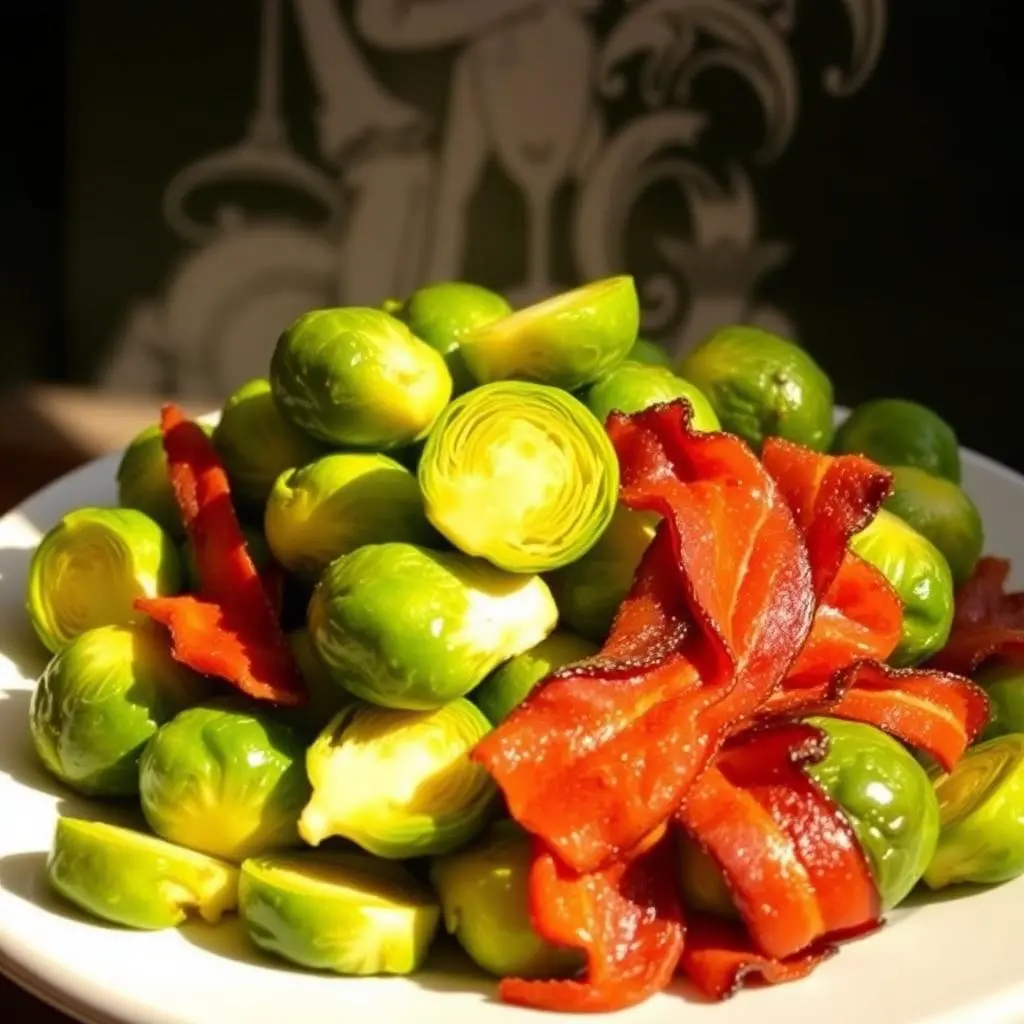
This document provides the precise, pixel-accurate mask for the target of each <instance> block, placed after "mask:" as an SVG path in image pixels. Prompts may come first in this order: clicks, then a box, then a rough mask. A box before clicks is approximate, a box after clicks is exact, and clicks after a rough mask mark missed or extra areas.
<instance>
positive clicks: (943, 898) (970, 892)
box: [900, 883, 997, 911]
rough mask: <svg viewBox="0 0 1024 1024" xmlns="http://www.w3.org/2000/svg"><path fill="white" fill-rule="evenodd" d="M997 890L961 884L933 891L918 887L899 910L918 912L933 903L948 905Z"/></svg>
mask: <svg viewBox="0 0 1024 1024" xmlns="http://www.w3.org/2000/svg"><path fill="white" fill-rule="evenodd" d="M993 888H997V887H996V886H991V885H970V884H968V883H963V884H962V885H951V886H949V887H948V888H945V889H939V890H938V891H933V890H931V889H928V888H926V887H925V886H924V885H921V886H918V888H916V889H914V891H913V892H912V893H911V894H910V895H909V896H908V897H907V898H906V899H905V900H904V901H903V902H902V903H901V904H900V910H901V911H903V910H919V909H921V908H922V907H929V906H931V905H932V904H933V903H949V902H950V901H951V900H965V899H969V898H970V897H971V896H980V895H981V894H982V893H983V892H988V891H989V890H991V889H993Z"/></svg>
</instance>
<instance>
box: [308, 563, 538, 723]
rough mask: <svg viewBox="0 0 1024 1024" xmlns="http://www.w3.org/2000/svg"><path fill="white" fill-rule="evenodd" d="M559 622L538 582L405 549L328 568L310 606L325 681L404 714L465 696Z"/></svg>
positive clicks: (533, 579)
mask: <svg viewBox="0 0 1024 1024" xmlns="http://www.w3.org/2000/svg"><path fill="white" fill-rule="evenodd" d="M557 619H558V609H557V608H556V607H555V602H554V598H552V596H551V591H550V590H548V587H547V584H546V583H545V582H544V581H543V580H542V579H541V578H540V577H539V576H523V575H513V574H511V573H503V572H501V571H500V570H499V569H495V568H494V567H493V566H492V565H490V564H488V563H487V562H484V561H483V560H481V559H473V558H469V557H468V556H466V555H463V554H459V553H458V552H441V551H428V550H426V549H425V548H418V547H415V546H413V545H411V544H371V545H367V546H366V547H362V548H359V549H358V550H356V551H354V552H352V554H350V555H345V556H343V557H342V558H339V559H338V560H337V561H335V562H332V563H331V564H330V565H329V566H328V567H327V569H326V570H325V571H324V574H323V576H322V577H321V578H320V582H319V583H318V584H317V588H316V590H315V591H314V592H313V597H312V600H311V601H310V603H309V631H310V635H311V636H312V638H313V646H314V647H315V648H316V650H317V653H318V654H319V655H320V657H321V658H322V659H323V661H324V664H325V665H326V666H327V670H328V671H329V672H330V674H331V676H332V678H333V679H334V680H335V681H336V682H337V683H339V684H340V685H341V686H343V687H345V688H346V689H347V690H349V691H350V692H351V693H353V694H355V695H356V696H357V697H362V698H363V699H364V700H368V701H371V702H372V703H374V704H380V705H382V706H384V707H393V708H406V709H409V710H424V709H430V708H436V707H440V706H441V705H442V704H445V703H447V702H448V701H450V700H453V699H455V698H456V697H461V696H463V695H464V694H467V693H469V691H470V690H472V689H473V688H474V687H475V686H477V685H479V684H480V683H481V682H483V680H484V678H485V677H486V676H487V674H488V673H489V672H491V671H492V670H493V669H495V668H497V666H498V665H500V664H501V662H503V661H506V660H507V659H508V658H511V657H514V656H515V655H517V654H521V653H522V652H523V651H527V650H529V649H530V648H531V647H534V646H536V645H537V644H538V643H540V641H541V640H543V639H544V638H545V637H546V636H547V635H548V634H549V633H550V632H551V631H552V630H553V629H554V628H555V623H556V621H557Z"/></svg>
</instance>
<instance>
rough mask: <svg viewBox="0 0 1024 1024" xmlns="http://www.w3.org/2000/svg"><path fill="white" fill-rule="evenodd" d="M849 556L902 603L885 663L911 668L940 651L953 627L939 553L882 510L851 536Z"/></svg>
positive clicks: (948, 577) (949, 586)
mask: <svg viewBox="0 0 1024 1024" xmlns="http://www.w3.org/2000/svg"><path fill="white" fill-rule="evenodd" d="M850 550H851V551H853V552H854V553H855V554H858V555H860V557H861V558H863V559H865V560H866V561H868V562H870V563H871V564H872V565H873V566H875V568H877V569H878V570H879V571H880V572H881V573H882V574H883V575H884V576H885V578H886V579H887V580H888V581H889V583H890V584H892V586H893V588H894V589H895V591H896V593H897V594H899V597H900V600H901V601H902V602H903V629H902V633H901V637H900V642H899V646H898V647H897V648H896V650H895V651H894V652H893V654H892V657H891V658H890V659H889V661H890V662H891V663H892V664H893V665H900V666H906V665H916V664H918V663H919V662H922V661H924V660H926V659H927V658H929V657H931V656H932V655H933V654H935V653H936V652H937V651H938V650H940V649H941V648H942V647H943V646H945V643H946V641H947V640H948V639H949V631H950V629H951V628H952V625H953V575H952V573H951V572H950V571H949V563H948V562H947V561H946V559H945V558H944V557H943V555H942V552H941V551H939V549H938V548H937V547H935V545H934V544H932V542H931V541H930V540H928V538H927V537H923V536H922V535H921V534H920V533H918V532H917V530H915V529H913V528H912V527H910V526H908V525H907V524H906V523H905V522H904V521H903V520H902V519H900V518H899V517H898V516H894V515H893V514H892V513H891V512H886V511H885V509H881V510H880V511H879V512H878V514H877V515H876V516H875V518H874V519H873V520H872V521H871V522H870V523H869V524H868V526H867V527H865V528H864V529H863V530H861V532H860V533H858V534H855V535H854V537H853V538H852V539H851V541H850Z"/></svg>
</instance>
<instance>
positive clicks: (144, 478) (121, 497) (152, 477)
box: [117, 424, 213, 537]
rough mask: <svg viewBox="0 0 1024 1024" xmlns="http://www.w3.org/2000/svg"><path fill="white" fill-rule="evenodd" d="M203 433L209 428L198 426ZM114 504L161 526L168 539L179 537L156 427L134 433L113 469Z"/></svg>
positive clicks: (174, 503) (181, 532)
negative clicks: (135, 510)
mask: <svg viewBox="0 0 1024 1024" xmlns="http://www.w3.org/2000/svg"><path fill="white" fill-rule="evenodd" d="M200 426H202V429H203V430H204V431H205V432H206V433H207V434H212V433H213V428H212V427H208V426H206V425H205V424H200ZM117 503H118V505H120V506H122V507H123V508H134V509H138V511H139V512H144V513H145V514H146V515H147V516H149V518H150V519H152V520H153V521H154V522H156V523H158V524H159V525H160V526H162V527H163V528H164V529H165V530H166V531H167V532H168V533H169V534H170V535H171V536H172V537H181V536H184V533H185V525H184V523H183V522H182V520H181V512H180V511H179V510H178V503H177V501H176V500H175V497H174V489H173V488H172V487H171V481H170V478H169V477H168V475H167V455H166V454H165V452H164V439H163V434H162V433H161V431H160V427H159V425H158V424H153V426H151V427H146V429H145V430H143V431H142V432H141V433H139V434H137V435H136V436H135V437H134V438H133V439H132V440H131V442H130V443H129V444H128V447H127V448H125V450H124V454H123V455H122V456H121V461H120V463H119V464H118V467H117Z"/></svg>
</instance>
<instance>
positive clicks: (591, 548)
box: [27, 277, 1024, 1011]
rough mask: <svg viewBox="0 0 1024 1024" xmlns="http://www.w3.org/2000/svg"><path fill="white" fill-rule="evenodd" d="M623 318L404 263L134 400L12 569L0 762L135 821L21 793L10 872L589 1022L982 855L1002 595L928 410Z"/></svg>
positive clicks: (1023, 689)
mask: <svg viewBox="0 0 1024 1024" xmlns="http://www.w3.org/2000/svg"><path fill="white" fill-rule="evenodd" d="M638 327H639V304H638V300H637V295H636V291H635V287H634V284H633V281H632V280H631V279H630V278H628V277H616V278H611V279H608V280H604V281H598V282H594V283H592V284H589V285H586V286H584V287H582V288H578V289H575V290H573V291H570V292H567V293H565V294H562V295H558V296H555V297H554V298H551V299H549V300H546V301H545V302H542V303H539V304H537V305H535V306H531V307H528V308H525V309H521V310H518V311H513V310H512V309H511V308H510V307H509V306H508V304H507V302H506V301H505V300H504V299H503V298H502V297H501V296H499V295H496V294H495V293H493V292H490V291H488V290H487V289H485V288H481V287H479V286H477V285H473V284H469V283H464V282H445V283H441V284H435V285H429V286H426V287H424V288H421V289H419V290H418V291H416V292H415V293H414V294H413V295H411V296H409V297H407V298H406V299H404V300H401V301H397V300H396V301H392V302H388V303H386V304H385V306H384V307H383V308H382V309H371V308H343V309H325V310H316V311H313V312H310V313H308V314H306V315H305V316H303V317H301V318H300V319H299V320H298V321H297V322H296V323H294V324H293V325H292V326H291V327H290V328H289V329H288V330H286V331H285V332H284V333H283V334H282V336H281V338H280V340H279V343H278V345H277V348H276V350H275V352H274V356H273V360H272V363H271V366H270V371H269V377H268V379H266V380H256V381H251V382H249V383H248V384H246V385H245V386H243V387H242V388H240V389H239V390H238V391H237V392H236V393H235V394H234V395H232V396H231V397H230V398H229V399H228V401H227V402H226V404H225V406H224V408H223V410H222V412H221V416H220V418H219V421H218V423H217V425H216V427H215V428H213V429H212V430H211V429H209V428H207V427H205V426H203V425H200V424H198V423H195V422H191V421H189V420H187V419H186V418H185V417H184V416H183V415H182V413H181V412H180V411H179V410H178V409H177V408H176V407H174V406H173V405H169V406H166V407H165V408H164V410H163V413H162V417H161V420H160V423H159V424H158V425H155V426H154V427H152V428H150V429H148V430H147V431H145V432H144V433H142V434H141V435H140V436H139V437H138V438H136V439H135V441H134V442H133V443H132V444H131V445H130V446H129V447H128V449H127V450H126V451H125V453H124V456H123V458H122V461H121V463H120V467H119V470H118V477H117V483H118V492H119V506H120V507H118V508H82V509H77V510H75V511H72V512H69V513H68V514H67V515H65V516H64V517H63V519H62V520H61V521H60V522H59V523H58V524H57V525H56V526H54V527H53V529H51V530H50V531H49V532H48V533H47V534H46V535H45V536H44V537H43V539H42V540H41V542H40V544H39V546H38V549H37V550H36V552H35V553H34V557H33V560H32V564H31V567H30V573H29V581H28V595H27V609H28V613H29V616H30V618H31V621H32V623H33V625H34V627H35V629H36V632H37V633H38V636H39V638H40V640H41V641H42V643H43V644H44V645H45V646H46V647H47V648H48V650H49V651H50V652H51V653H52V659H51V661H50V663H49V665H48V667H47V668H46V670H45V671H44V673H43V674H42V676H41V678H40V679H39V681H38V684H37V686H36V689H35V692H34V695H33V699H32V702H31V710H30V727H31V734H32V739H33V742H34V746H35V749H36V751H37V752H38V755H39V757H40V759H41V761H42V763H43V764H44V765H45V766H46V768H47V769H48V770H49V771H50V772H51V773H52V774H53V775H54V776H56V777H57V778H58V779H60V780H61V781H62V782H63V783H65V784H66V785H68V786H70V787H72V788H73V789H75V790H77V791H78V792H80V793H84V794H88V795H89V796H92V797H95V798H96V799H97V800H128V801H137V802H138V804H139V806H140V807H141V810H142V814H143V816H144V818H145V821H146V823H147V825H148V827H149V829H150V831H149V832H142V831H133V830H130V829H125V828H121V827H115V826H112V825H108V824H104V823H102V822H100V821H86V820H82V819H73V818H62V819H60V821H59V822H58V825H57V829H56V834H55V837H54V843H53V847H52V850H51V854H50V857H49V859H48V868H47V870H48V877H49V879H50V882H51V883H52V885H53V886H54V887H55V888H56V889H57V890H58V891H59V892H60V893H62V894H63V895H64V896H65V897H67V898H68V899H70V900H72V901H73V902H75V903H76V904H77V905H79V906H80V907H83V908H85V909H86V910H88V911H89V912H91V913H93V914H95V915H96V916H98V917H100V918H103V919H105V920H108V921H112V922H116V923H118V924H121V925H123V926H127V927H134V928H143V929H157V928H167V927H173V926H175V925H178V924H180V923H181V922H182V921H184V920H185V919H186V918H187V917H189V916H193V915H199V916H200V917H202V918H203V919H205V920H206V921H208V922H211V923H215V922H216V921H218V920H219V919H220V918H221V917H222V916H223V915H224V914H225V913H227V912H230V911H235V910H237V912H238V913H239V915H240V916H241V918H242V920H243V922H244V924H245V927H246V930H247V932H248V934H249V936H250V937H251V938H252V940H253V942H254V943H256V944H257V945H258V946H260V947H262V948H264V949H266V950H269V951H271V952H273V953H275V954H277V955H279V956H280V957H283V958H284V959H286V960H290V961H292V962H294V963H296V964H299V965H302V966H305V967H310V968H316V969H321V970H326V971H333V972H337V973H340V974H347V975H365V974H379V973H390V974H404V973H409V972H412V971H415V970H417V969H418V968H420V967H421V966H422V964H423V963H424V960H425V958H426V956H427V954H428V951H429V949H430V947H431V944H432V943H433V942H434V941H435V938H436V937H437V935H438V934H439V932H440V931H441V930H442V929H443V930H446V931H447V932H449V933H451V934H452V935H454V937H455V938H456V940H457V941H458V942H459V943H460V944H461V945H462V947H463V948H464V949H465V951H466V952H467V953H468V955H469V956H470V957H471V958H472V960H473V961H474V962H475V963H476V964H477V965H479V966H480V967H481V968H482V969H484V970H485V971H488V972H490V973H492V974H494V975H496V976H498V977H500V978H501V979H502V981H501V982H500V987H499V991H500V994H501V996H502V998H503V999H505V1000H507V1001H509V1002H513V1003H518V1004H522V1005H528V1006H535V1007H541V1008H546V1009H553V1010H570V1011H598V1010H614V1009H620V1008H623V1007H627V1006H630V1005H633V1004H636V1003H638V1002H640V1001H642V1000H644V999H646V998H647V997H649V996H650V995H652V994H653V993H655V992H657V991H659V990H662V989H664V988H666V987H667V986H668V985H669V983H670V982H671V980H672V978H673V977H674V976H676V975H685V976H686V977H688V978H689V979H690V980H691V981H692V983H693V984H695V985H696V986H697V987H698V988H699V989H700V990H701V991H703V992H704V993H705V994H706V995H707V996H709V997H710V998H713V999H721V998H724V997H725V996H727V995H729V994H731V993H732V992H734V991H735V990H736V989H737V988H738V987H740V986H741V985H742V984H743V983H744V981H745V980H747V979H749V978H754V977H758V978H761V979H762V980H764V981H767V982H769V983H779V982H784V981H790V980H794V979H797V978H800V977H803V976H805V975H806V974H807V973H808V972H809V971H811V970H812V969H813V968H814V967H815V966H816V965H817V964H818V963H820V962H821V961H822V960H824V959H825V958H827V957H828V956H831V955H832V954H833V953H834V952H835V951H836V948H837V945H838V944H839V943H840V942H841V941H844V940H847V939H850V938H852V937H854V936H857V935H862V934H864V933H865V932H868V931H870V930H872V929H874V928H877V927H878V926H879V925H880V924H881V922H882V920H883V917H884V915H885V914H886V913H887V912H888V911H889V910H890V909H891V908H893V907H895V906H897V905H898V904H899V903H900V902H901V901H902V900H903V899H904V898H905V897H906V896H907V895H908V894H909V893H910V892H911V890H912V889H914V887H915V886H917V885H918V884H919V883H923V884H924V885H925V886H927V887H931V888H933V889H935V888H942V887H945V886H949V885H953V884H955V883H958V882H963V881H972V882H981V883H998V882H1002V881H1006V880H1008V879H1010V878H1013V877H1015V876H1017V875H1018V874H1020V873H1022V872H1024V833H1022V827H1021V822H1022V821H1024V595H1015V594H1007V593H1006V592H1005V582H1006V577H1007V570H1008V566H1007V565H1006V563H1005V562H1002V561H1000V560H998V559H994V558H991V557H986V558H982V557H981V554H982V550H983V546H984V536H983V526H982V522H981V518H980V516H979V514H978V510H977V508H976V507H975V505H974V504H973V502H972V501H971V499H970V498H969V497H968V495H967V494H966V493H965V492H964V491H963V490H962V489H961V487H960V485H959V484H960V456H959V448H958V445H957V439H956V437H955V435H954V433H953V431H952V430H951V429H950V428H949V427H948V425H947V424H945V423H944V422H943V421H942V420H941V419H940V418H939V417H938V416H936V415H935V414H934V413H933V412H931V411H930V410H928V409H925V408H923V407H922V406H920V405H917V404H916V403H913V402H909V401H903V400H895V399H892V400H888V399H887V400H883V401H875V402H868V403H866V404H864V405H862V406H860V407H858V408H857V409H855V410H854V411H853V413H852V415H850V417H849V418H848V419H847V420H846V421H845V422H844V423H843V424H842V426H841V427H840V428H839V429H838V431H836V430H835V429H834V426H833V422H834V409H833V398H832V387H831V384H830V382H829V380H828V378H827V376H826V375H825V373H824V372H823V371H822V370H821V368H820V367H819V366H818V365H817V363H816V362H815V361H814V360H813V359H812V358H811V356H810V355H808V354H807V353H806V352H805V351H803V350H802V349H800V348H798V347H797V346H795V345H793V344H791V343H789V342H787V341H785V340H784V339H781V338H778V337H775V336H773V335H771V334H767V333H765V332H763V331H759V330H755V329H752V328H748V327H729V328H726V329H723V330H721V331H719V332H717V333H715V334H714V335H713V336H711V337H710V338H708V339H707V341H706V342H704V343H703V344H702V345H701V346H699V347H698V348H697V349H695V350H694V351H693V352H691V353H690V354H689V355H688V356H687V357H686V359H685V360H684V361H683V363H682V365H681V366H680V367H678V368H677V369H678V372H675V371H674V370H673V369H672V368H670V367H669V366H668V365H666V363H667V360H666V358H665V357H664V355H663V354H662V353H661V352H660V350H658V349H657V348H656V347H655V346H652V345H650V344H649V343H647V342H645V341H643V339H638V337H637V333H638Z"/></svg>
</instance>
